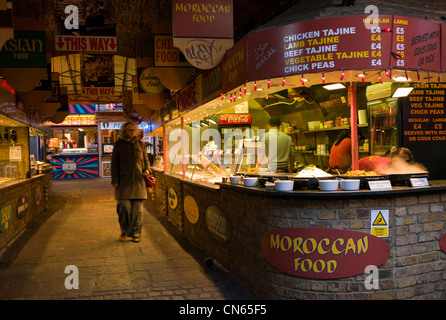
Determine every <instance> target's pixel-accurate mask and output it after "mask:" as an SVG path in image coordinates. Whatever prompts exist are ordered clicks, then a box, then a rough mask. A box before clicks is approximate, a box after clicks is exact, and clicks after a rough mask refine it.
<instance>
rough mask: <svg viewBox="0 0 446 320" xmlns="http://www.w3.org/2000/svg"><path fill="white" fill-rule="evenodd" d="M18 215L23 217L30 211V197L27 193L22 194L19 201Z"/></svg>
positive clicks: (20, 217)
mask: <svg viewBox="0 0 446 320" xmlns="http://www.w3.org/2000/svg"><path fill="white" fill-rule="evenodd" d="M16 210H17V217H18V218H19V219H23V218H24V217H25V215H26V214H27V212H28V199H27V198H26V196H25V195H21V196H20V197H19V200H18V201H17V208H16Z"/></svg>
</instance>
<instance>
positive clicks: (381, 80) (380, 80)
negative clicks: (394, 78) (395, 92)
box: [378, 73, 383, 83]
mask: <svg viewBox="0 0 446 320" xmlns="http://www.w3.org/2000/svg"><path fill="white" fill-rule="evenodd" d="M378 75H379V78H378V79H379V82H380V83H383V78H381V73H379V74H378Z"/></svg>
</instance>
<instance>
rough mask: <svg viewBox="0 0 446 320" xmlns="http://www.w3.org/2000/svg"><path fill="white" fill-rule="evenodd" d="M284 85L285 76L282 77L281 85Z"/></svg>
mask: <svg viewBox="0 0 446 320" xmlns="http://www.w3.org/2000/svg"><path fill="white" fill-rule="evenodd" d="M284 85H285V77H283V79H282V87H283V86H284Z"/></svg>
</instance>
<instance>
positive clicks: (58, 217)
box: [0, 179, 254, 300]
mask: <svg viewBox="0 0 446 320" xmlns="http://www.w3.org/2000/svg"><path fill="white" fill-rule="evenodd" d="M115 206H116V201H115V200H114V195H113V190H112V188H111V187H110V180H109V179H92V180H73V181H53V182H52V186H51V193H50V206H49V209H48V210H47V211H45V212H43V213H42V214H41V215H39V216H38V217H36V219H34V221H32V222H31V223H30V224H29V225H28V228H27V229H26V230H25V231H24V232H23V233H22V234H21V235H20V236H19V237H18V238H17V239H16V240H15V241H14V242H13V243H12V244H10V245H9V247H7V248H5V249H4V250H3V251H1V252H0V299H29V300H50V299H57V300H60V299H78V300H90V299H98V300H105V299H135V300H136V299H149V300H151V299H163V300H165V299H167V300H182V299H197V300H211V299H212V300H229V299H231V300H237V299H253V298H254V297H253V296H252V295H250V294H249V293H248V292H247V291H246V290H245V289H244V288H243V287H242V286H241V285H240V284H239V282H238V281H237V279H236V278H235V277H234V276H233V275H232V274H231V273H230V272H227V270H225V269H224V268H222V267H221V266H219V265H214V266H213V267H211V268H209V269H208V268H207V267H206V266H205V263H204V260H205V259H206V256H205V255H204V254H203V253H201V252H198V251H197V250H196V249H194V247H193V246H192V245H191V244H190V243H189V242H188V241H187V240H186V239H184V238H182V237H181V236H180V235H178V232H176V230H175V229H174V228H173V227H171V226H170V225H169V223H166V222H163V219H161V217H159V215H158V214H157V213H156V212H148V211H147V210H146V209H145V211H144V217H143V232H142V236H141V242H140V243H133V242H132V241H130V240H129V241H126V242H120V241H119V240H118V237H119V227H118V219H117V214H116V209H115ZM151 211H152V210H151ZM129 239H130V238H129ZM67 266H74V267H71V269H67V273H65V268H66V267H67ZM75 268H77V271H78V279H79V281H78V284H79V289H75V288H71V289H67V288H66V285H65V283H66V280H67V286H68V287H70V286H71V287H73V286H74V285H75V280H74V279H75V274H76V273H75V271H73V270H76V269H75ZM67 278H68V279H67Z"/></svg>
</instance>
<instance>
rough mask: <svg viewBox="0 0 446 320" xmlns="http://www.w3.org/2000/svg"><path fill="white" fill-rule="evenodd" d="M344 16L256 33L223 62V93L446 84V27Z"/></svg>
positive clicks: (382, 17) (405, 19)
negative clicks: (272, 83) (276, 86)
mask: <svg viewBox="0 0 446 320" xmlns="http://www.w3.org/2000/svg"><path fill="white" fill-rule="evenodd" d="M369 17H370V16H367V15H357V16H348V17H346V16H342V17H332V18H324V19H316V20H309V21H303V22H297V23H293V24H288V25H284V26H279V27H274V28H270V29H265V30H261V31H256V32H251V33H250V34H248V35H247V36H246V37H245V38H243V39H242V40H241V41H239V42H238V43H237V44H236V45H235V46H234V47H233V48H232V49H231V50H229V51H228V52H227V53H226V55H225V57H224V58H223V60H222V63H221V66H222V82H223V90H222V91H223V92H229V91H231V90H234V89H235V88H237V87H239V86H242V85H243V84H244V83H246V82H252V81H263V82H259V85H264V86H266V85H268V84H267V80H268V79H271V80H272V79H273V78H275V79H276V82H277V79H278V78H279V79H282V78H284V81H286V82H288V81H290V80H292V81H293V83H294V84H295V85H296V86H301V85H307V86H308V85H315V84H321V83H330V82H339V81H344V82H361V81H364V82H378V81H397V80H396V77H402V79H403V80H406V81H421V82H422V81H445V80H446V74H445V73H444V72H446V27H445V24H441V23H435V22H430V21H426V20H421V19H416V18H410V17H402V16H395V15H379V19H375V20H373V19H370V18H369Z"/></svg>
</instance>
